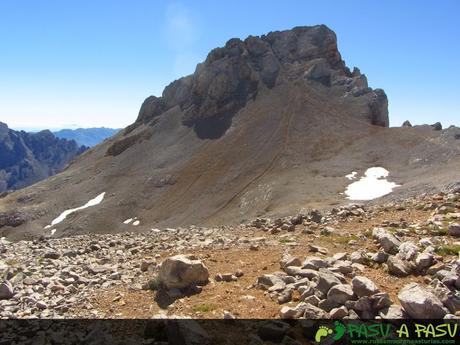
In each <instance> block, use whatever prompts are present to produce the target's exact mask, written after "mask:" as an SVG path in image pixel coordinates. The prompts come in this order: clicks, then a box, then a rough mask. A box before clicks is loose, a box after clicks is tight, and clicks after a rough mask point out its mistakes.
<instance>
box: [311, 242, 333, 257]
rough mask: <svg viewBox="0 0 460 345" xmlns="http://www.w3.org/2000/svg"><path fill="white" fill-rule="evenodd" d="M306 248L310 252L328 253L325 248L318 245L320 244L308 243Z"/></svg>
mask: <svg viewBox="0 0 460 345" xmlns="http://www.w3.org/2000/svg"><path fill="white" fill-rule="evenodd" d="M308 250H309V251H310V252H312V253H320V254H324V255H326V254H327V253H328V250H327V249H326V248H323V247H320V246H314V245H311V244H309V245H308Z"/></svg>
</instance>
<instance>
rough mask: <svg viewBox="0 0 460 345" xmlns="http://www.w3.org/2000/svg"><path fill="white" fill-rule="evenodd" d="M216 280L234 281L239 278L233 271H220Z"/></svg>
mask: <svg viewBox="0 0 460 345" xmlns="http://www.w3.org/2000/svg"><path fill="white" fill-rule="evenodd" d="M215 280H216V281H217V282H221V281H223V282H232V281H237V280H238V278H237V277H236V276H234V275H233V274H232V273H219V274H217V275H216V277H215Z"/></svg>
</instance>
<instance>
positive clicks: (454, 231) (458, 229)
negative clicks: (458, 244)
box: [447, 223, 460, 237]
mask: <svg viewBox="0 0 460 345" xmlns="http://www.w3.org/2000/svg"><path fill="white" fill-rule="evenodd" d="M447 232H448V234H449V235H451V236H454V237H458V236H460V224H458V223H453V224H450V225H449V227H448V228H447Z"/></svg>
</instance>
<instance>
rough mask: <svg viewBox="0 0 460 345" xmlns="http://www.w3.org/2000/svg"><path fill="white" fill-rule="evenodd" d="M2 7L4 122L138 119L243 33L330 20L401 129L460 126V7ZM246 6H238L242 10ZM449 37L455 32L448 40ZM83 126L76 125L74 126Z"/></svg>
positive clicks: (54, 124) (93, 123) (62, 124)
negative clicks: (149, 100)
mask: <svg viewBox="0 0 460 345" xmlns="http://www.w3.org/2000/svg"><path fill="white" fill-rule="evenodd" d="M231 7H232V8H231V9H228V8H227V6H225V5H223V4H218V3H214V2H210V1H197V2H194V3H193V5H191V4H190V3H185V2H166V3H152V2H149V1H143V0H142V1H136V2H123V1H98V2H97V3H95V2H90V1H79V2H57V1H41V2H34V1H24V2H17V1H12V0H6V1H2V2H1V3H0V41H1V42H2V54H0V75H1V76H2V78H1V79H0V121H2V122H5V123H7V124H8V126H9V127H10V128H15V129H16V128H35V129H37V130H39V129H53V130H55V129H62V128H77V127H82V128H88V127H103V126H104V127H110V128H122V127H125V126H127V125H129V124H130V123H132V122H133V121H134V120H135V119H136V117H137V114H138V110H139V108H140V106H141V104H142V102H143V100H144V99H145V98H146V97H148V96H149V95H152V94H153V95H157V96H158V95H161V92H162V90H163V88H164V87H165V86H166V85H168V84H169V83H170V82H172V81H173V80H175V79H177V78H179V77H182V76H185V75H188V74H191V73H193V71H194V69H195V66H196V64H197V63H199V62H201V61H203V60H204V59H205V58H206V55H207V53H208V52H209V51H210V50H211V49H213V48H215V47H218V46H223V45H224V44H225V42H226V41H227V40H228V39H230V38H232V37H239V38H241V39H244V38H246V37H247V36H248V35H260V34H264V33H268V32H269V31H275V30H284V29H290V28H292V27H295V26H299V25H315V24H326V25H327V26H329V27H330V28H331V29H332V30H334V31H335V32H336V34H337V38H338V46H339V50H340V52H341V54H342V58H343V59H344V60H345V62H346V64H347V66H349V67H350V68H353V67H354V66H357V67H358V68H360V70H361V72H362V73H364V74H366V76H367V77H368V80H369V85H370V86H371V87H373V88H382V89H384V90H385V92H386V93H387V95H388V98H389V112H390V125H391V126H400V125H401V124H402V122H403V121H405V120H409V121H411V122H412V124H431V123H434V122H437V121H440V122H441V123H442V124H443V126H444V127H448V126H449V125H457V126H459V125H460V100H459V98H458V94H460V86H459V83H458V77H459V76H460V73H459V67H458V61H460V48H459V43H455V42H454V41H452V39H451V38H452V37H457V36H458V34H460V29H459V28H458V26H457V20H456V16H457V14H458V13H459V10H460V3H458V2H457V1H441V2H436V3H434V2H433V3H420V2H416V1H406V2H404V3H402V2H399V1H388V2H385V3H381V4H380V3H374V2H369V1H351V2H347V3H346V4H345V3H341V2H334V1H324V2H321V3H320V4H318V3H313V2H305V1H291V2H288V3H284V4H283V5H282V6H281V5H279V4H278V5H275V4H270V3H266V2H261V1H255V2H251V3H246V2H235V3H233V4H232V6H231ZM238 8H244V9H245V11H238V12H237V14H238V15H236V12H235V15H231V14H232V12H233V11H236V10H237V9H238ZM446 32H448V33H449V34H448V35H447V34H446ZM69 124H71V126H72V127H69Z"/></svg>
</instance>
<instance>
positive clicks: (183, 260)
mask: <svg viewBox="0 0 460 345" xmlns="http://www.w3.org/2000/svg"><path fill="white" fill-rule="evenodd" d="M158 277H159V280H160V282H161V284H162V285H163V286H164V287H166V288H167V289H174V288H176V289H183V288H186V287H189V286H193V285H200V284H206V283H207V282H208V279H209V271H208V269H207V268H206V266H205V265H204V264H203V263H202V262H201V261H200V260H197V259H196V258H194V257H192V256H185V255H176V256H173V257H170V258H167V259H166V260H165V261H163V263H162V264H161V267H160V271H159V275H158Z"/></svg>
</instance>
